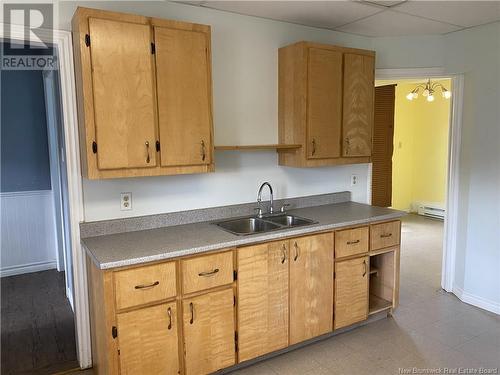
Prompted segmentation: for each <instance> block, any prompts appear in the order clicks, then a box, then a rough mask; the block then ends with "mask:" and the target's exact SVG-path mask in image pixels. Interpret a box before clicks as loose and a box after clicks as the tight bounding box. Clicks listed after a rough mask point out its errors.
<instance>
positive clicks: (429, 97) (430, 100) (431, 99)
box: [427, 94, 434, 102]
mask: <svg viewBox="0 0 500 375" xmlns="http://www.w3.org/2000/svg"><path fill="white" fill-rule="evenodd" d="M427 101H428V102H433V101H434V95H432V94H430V95H429V96H427Z"/></svg>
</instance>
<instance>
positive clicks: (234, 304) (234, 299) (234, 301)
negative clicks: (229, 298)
mask: <svg viewBox="0 0 500 375" xmlns="http://www.w3.org/2000/svg"><path fill="white" fill-rule="evenodd" d="M233 306H236V296H233Z"/></svg>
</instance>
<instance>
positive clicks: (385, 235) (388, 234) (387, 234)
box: [380, 233, 392, 238]
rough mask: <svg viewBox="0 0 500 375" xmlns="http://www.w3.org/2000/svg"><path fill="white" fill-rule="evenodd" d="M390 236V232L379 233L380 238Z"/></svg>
mask: <svg viewBox="0 0 500 375" xmlns="http://www.w3.org/2000/svg"><path fill="white" fill-rule="evenodd" d="M391 236H392V233H384V234H381V235H380V238H388V237H391Z"/></svg>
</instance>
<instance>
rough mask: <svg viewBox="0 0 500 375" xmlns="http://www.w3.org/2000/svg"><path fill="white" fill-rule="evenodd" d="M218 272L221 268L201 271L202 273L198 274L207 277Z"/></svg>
mask: <svg viewBox="0 0 500 375" xmlns="http://www.w3.org/2000/svg"><path fill="white" fill-rule="evenodd" d="M217 272H219V269H218V268H216V269H214V270H212V271H206V272H200V273H199V274H198V276H204V277H207V276H213V275H215V274H216V273H217Z"/></svg>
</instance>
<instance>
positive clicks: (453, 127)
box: [370, 67, 464, 293]
mask: <svg viewBox="0 0 500 375" xmlns="http://www.w3.org/2000/svg"><path fill="white" fill-rule="evenodd" d="M412 78H451V81H452V88H451V93H452V96H451V105H450V124H449V131H448V171H447V181H446V185H447V186H446V214H445V219H444V233H443V262H442V268H441V287H442V288H443V289H444V290H446V291H447V292H452V293H453V292H454V290H453V285H454V281H455V259H456V252H457V235H458V206H459V169H460V147H461V139H462V117H463V113H462V112H463V98H464V75H463V74H447V73H446V72H445V69H444V68H441V67H430V68H410V69H376V70H375V79H376V80H397V79H412ZM370 170H371V168H370ZM370 178H371V176H370ZM370 196H371V186H370Z"/></svg>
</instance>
